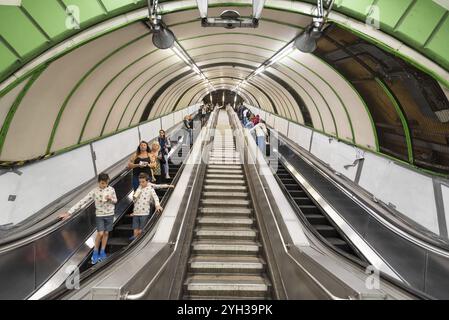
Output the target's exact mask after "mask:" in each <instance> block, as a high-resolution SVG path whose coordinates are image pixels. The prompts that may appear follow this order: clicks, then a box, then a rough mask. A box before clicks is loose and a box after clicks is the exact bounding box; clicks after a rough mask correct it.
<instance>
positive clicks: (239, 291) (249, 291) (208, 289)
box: [185, 274, 270, 298]
mask: <svg viewBox="0 0 449 320" xmlns="http://www.w3.org/2000/svg"><path fill="white" fill-rule="evenodd" d="M185 286H186V291H187V294H188V295H189V296H190V295H202V296H216V297H221V296H232V297H235V298H246V297H255V296H257V297H266V296H267V295H268V294H269V290H270V285H269V283H268V281H267V280H266V279H265V278H264V277H263V276H260V275H207V274H206V275H203V274H194V275H191V276H189V277H188V278H187V281H186V283H185Z"/></svg>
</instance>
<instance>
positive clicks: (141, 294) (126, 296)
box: [121, 111, 218, 300]
mask: <svg viewBox="0 0 449 320" xmlns="http://www.w3.org/2000/svg"><path fill="white" fill-rule="evenodd" d="M217 114H218V113H217V112H216V111H213V112H212V114H211V115H212V117H211V120H210V122H209V123H208V124H207V126H206V131H205V134H204V136H205V138H204V139H203V141H201V150H202V151H201V156H200V159H204V158H203V156H204V153H205V152H207V148H205V147H204V146H205V145H206V144H207V143H208V142H209V140H210V137H211V129H212V123H215V122H216V120H217ZM200 168H201V165H198V166H197V167H196V171H195V173H194V180H193V182H192V185H195V184H196V183H197V181H198V175H199V172H200ZM195 192H196V191H195V190H194V189H193V188H192V189H191V191H190V193H189V197H188V199H187V203H186V205H185V209H184V212H183V216H182V220H181V224H180V226H181V228H182V226H183V225H184V221H185V218H186V217H187V211H188V208H189V207H190V203H191V202H192V198H193V195H194V193H195ZM180 237H181V232H180V231H179V232H178V235H177V237H176V241H175V243H174V246H173V248H172V252H171V253H170V255H169V256H168V257H167V259H166V260H165V261H164V263H163V264H162V266H161V267H160V268H159V269H158V271H157V272H156V274H155V275H154V276H153V278H152V279H151V280H150V281H149V282H148V283H147V285H146V286H145V288H144V289H143V290H142V291H140V292H139V293H136V294H129V292H126V293H125V294H124V295H123V296H122V297H121V298H122V299H123V300H140V299H142V298H144V297H145V296H146V295H147V294H148V292H149V291H150V289H151V287H152V286H153V284H154V282H155V281H156V280H157V279H158V278H159V275H160V274H161V273H162V271H163V270H164V269H165V267H166V266H167V264H168V263H169V262H170V261H171V259H172V258H173V256H174V255H175V253H176V251H177V248H178V244H179V242H180V241H179V240H180Z"/></svg>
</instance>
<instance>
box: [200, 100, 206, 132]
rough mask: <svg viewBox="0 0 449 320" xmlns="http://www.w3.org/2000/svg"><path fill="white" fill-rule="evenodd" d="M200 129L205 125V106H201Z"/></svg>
mask: <svg viewBox="0 0 449 320" xmlns="http://www.w3.org/2000/svg"><path fill="white" fill-rule="evenodd" d="M200 112H201V127H204V126H205V125H206V116H207V107H206V105H205V104H203V105H202V106H201V111H200Z"/></svg>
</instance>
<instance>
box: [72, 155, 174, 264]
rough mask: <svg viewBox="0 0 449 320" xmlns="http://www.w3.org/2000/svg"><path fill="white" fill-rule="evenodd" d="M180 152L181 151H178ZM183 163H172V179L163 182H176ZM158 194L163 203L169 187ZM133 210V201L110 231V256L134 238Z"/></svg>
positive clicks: (107, 250)
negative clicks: (175, 179)
mask: <svg viewBox="0 0 449 320" xmlns="http://www.w3.org/2000/svg"><path fill="white" fill-rule="evenodd" d="M178 152H179V153H180V152H181V151H178ZM180 169H181V165H180V164H176V165H175V164H173V163H170V165H169V174H170V177H171V179H168V180H167V179H164V181H163V182H162V183H167V184H171V183H174V178H175V177H177V175H178V173H180ZM156 194H157V196H158V197H159V199H160V200H161V204H162V205H163V204H164V203H165V202H166V201H167V199H168V190H167V189H158V190H156ZM132 212H133V204H132V203H131V204H130V205H129V206H128V208H127V209H126V211H125V213H124V214H122V215H121V216H120V217H119V219H117V221H116V222H115V223H114V229H113V230H112V231H111V232H110V233H109V239H108V244H107V247H106V252H107V254H108V257H110V256H111V255H112V256H114V254H115V253H117V252H120V251H123V250H124V249H125V248H126V247H128V246H129V245H130V244H131V242H132V240H131V239H130V238H131V237H132V235H133V228H132V216H130V214H131V213H132ZM91 256H92V253H90V254H89V255H88V256H87V257H86V259H84V261H83V263H82V264H81V266H80V272H84V271H86V270H87V269H89V268H90V267H91V266H92V264H91V262H90V261H91Z"/></svg>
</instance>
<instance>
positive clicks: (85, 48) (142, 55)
mask: <svg viewBox="0 0 449 320" xmlns="http://www.w3.org/2000/svg"><path fill="white" fill-rule="evenodd" d="M36 2H37V1H36ZM143 2H145V3H146V1H131V0H130V1H127V0H120V1H118V0H114V1H112V0H111V1H107V0H101V1H100V0H99V1H92V0H88V1H85V0H78V1H68V0H67V1H66V0H62V1H53V0H46V1H42V2H40V6H38V5H36V3H35V2H33V1H27V0H24V1H22V7H20V8H18V7H8V8H7V9H5V8H4V7H3V6H1V7H0V21H1V22H0V58H1V61H2V62H1V64H0V74H1V77H2V78H5V76H8V75H10V74H11V72H12V71H16V70H17V68H18V67H20V66H22V65H23V64H25V63H27V62H28V61H30V59H31V58H32V57H35V56H36V55H37V54H38V53H40V52H42V50H44V49H48V48H49V47H52V46H54V45H56V44H57V43H58V42H61V41H62V40H63V39H65V38H67V37H68V36H71V35H73V34H74V33H76V32H80V31H70V32H69V31H67V30H66V29H64V28H63V27H61V25H60V22H61V21H59V20H58V19H56V20H55V19H53V20H52V21H53V22H52V23H50V22H48V21H47V20H50V17H49V16H48V14H50V13H52V14H54V17H60V12H59V11H60V10H64V8H65V7H66V6H67V5H71V4H75V5H77V6H79V8H80V12H81V13H83V12H84V13H86V12H89V14H85V15H82V17H83V18H82V19H81V21H82V24H81V29H83V28H85V27H87V26H90V25H92V24H93V23H98V22H99V21H102V20H105V19H111V18H112V17H115V16H117V15H119V14H123V13H124V12H135V15H137V16H139V17H141V18H143V16H142V10H138V8H139V7H142V6H143V5H144V3H143ZM161 2H164V1H161ZM166 2H167V3H168V4H167V6H163V8H164V10H165V12H166V13H165V14H164V16H163V20H164V22H165V23H166V24H167V25H168V26H169V27H170V29H171V30H172V31H173V32H174V34H175V35H176V38H177V40H178V42H179V44H180V45H181V46H182V47H183V48H184V49H185V50H186V52H187V53H188V54H189V55H190V56H191V57H192V58H193V60H194V61H195V62H196V63H197V65H198V66H199V67H200V69H201V70H202V71H203V72H204V74H205V76H206V77H207V78H208V79H209V80H210V82H211V83H212V84H213V85H214V86H215V87H216V88H217V89H228V90H232V89H233V88H234V87H235V86H236V84H238V83H239V82H240V81H241V80H243V79H245V78H246V77H247V76H248V75H249V74H251V73H252V72H253V71H254V70H255V69H257V68H258V67H259V66H260V65H261V64H262V63H263V62H264V61H266V60H267V59H269V58H270V57H272V56H273V55H274V54H275V53H276V52H278V51H279V50H280V49H281V48H282V47H283V46H285V45H286V44H287V43H288V42H290V41H291V40H292V39H294V38H295V37H296V36H297V35H298V34H300V33H301V32H302V30H303V28H304V27H306V26H307V25H308V24H309V23H310V22H311V17H310V16H309V15H307V14H300V13H298V12H307V10H309V13H310V10H311V9H310V8H312V7H311V6H310V5H309V4H303V3H302V2H301V1H296V2H295V1H267V4H266V8H265V9H264V11H263V15H262V20H261V22H260V26H259V28H257V29H233V30H225V29H220V28H202V27H201V25H200V22H199V13H198V10H197V8H196V5H195V4H196V2H195V1H166ZM210 2H211V8H210V9H209V15H210V16H218V15H219V14H220V13H221V12H222V11H223V10H224V9H236V10H238V11H239V12H240V13H241V15H242V16H249V15H250V14H251V7H249V6H248V5H249V4H250V1H233V2H232V3H233V4H234V5H235V4H239V6H238V7H232V6H231V5H230V4H226V3H224V4H221V5H220V4H218V3H217V1H210ZM304 2H312V3H313V1H304ZM399 2H401V3H402V6H399V5H395V6H393V7H394V8H395V10H397V11H395V17H393V14H390V15H389V16H388V17H385V20H382V23H381V26H380V27H381V29H382V30H384V31H385V32H386V33H389V34H392V35H394V36H395V37H396V38H398V39H401V40H403V41H404V42H405V43H407V44H409V45H410V46H411V47H414V48H415V49H417V50H418V51H420V52H421V53H423V54H425V55H426V56H427V57H429V58H431V59H432V60H434V61H435V62H437V63H438V65H439V66H440V67H443V68H446V69H449V68H447V67H448V66H449V64H448V63H447V62H448V61H449V56H447V51H448V50H445V49H447V41H444V43H443V42H442V41H439V39H441V35H444V34H447V32H448V30H449V26H446V24H447V12H446V11H445V10H444V9H442V8H441V7H439V6H438V5H437V4H434V3H433V4H428V5H426V6H424V7H423V5H422V1H420V0H417V1H416V0H414V1H406V0H404V1H398V3H399ZM424 2H430V1H424ZM336 3H337V10H338V11H339V12H341V13H344V14H346V15H348V16H351V17H354V18H357V19H360V20H362V19H363V15H362V14H361V13H362V12H363V10H362V6H361V3H364V4H365V6H369V5H371V4H372V3H373V1H355V0H354V1H349V0H344V1H337V2H336ZM355 3H356V4H357V5H355ZM376 3H377V5H378V6H379V7H382V8H386V6H388V4H387V1H381V0H378V1H376ZM389 3H391V2H389ZM407 3H408V6H407V5H406V4H407ZM56 4H57V6H55V5H56ZM298 4H300V5H301V6H303V7H298ZM282 5H284V7H282ZM46 6H47V7H46ZM293 6H296V7H295V10H293V9H292V8H293ZM42 8H48V10H47V11H46V12H43V11H42ZM60 8H63V9H60ZM403 8H408V9H407V10H408V11H407V12H402V14H400V12H401V10H402V9H403ZM300 9H301V10H302V11H301V10H300ZM424 9H425V10H424ZM53 10H54V11H53ZM133 10H137V11H133ZM441 10H443V11H442V12H443V14H442V16H441V17H440V16H439V19H437V20H438V23H437V24H436V25H435V26H434V28H431V26H430V23H428V24H426V28H424V29H420V30H421V31H420V32H418V31H416V30H415V27H416V26H415V25H412V24H411V23H410V21H412V20H411V19H413V16H412V15H411V13H413V12H427V13H426V14H430V13H432V14H435V12H437V11H438V12H440V11H441ZM294 11H297V12H294ZM55 12H59V13H58V14H56V13H55ZM6 14H9V18H8V19H11V17H14V18H15V19H16V20H17V22H15V24H16V25H17V26H18V27H17V28H15V29H14V30H15V31H12V30H10V29H11V28H9V27H8V28H6V24H5V21H6V20H5V19H2V17H3V18H5V17H7V15H6ZM22 14H25V15H26V17H27V19H30V20H32V23H31V24H32V26H29V23H26V22H25V20H24V19H23V18H20V19H19V17H20V16H21V15H22ZM131 17H132V14H129V15H128V16H126V18H124V21H125V22H126V21H129V22H128V23H126V24H125V25H124V26H122V27H119V28H116V29H111V30H109V31H108V32H107V33H105V34H103V35H101V36H97V37H95V38H94V39H92V40H90V41H87V42H85V43H83V44H82V45H80V46H78V47H75V48H72V49H71V50H70V51H68V52H64V54H63V55H61V56H59V57H57V58H54V59H52V60H42V61H45V63H42V64H39V66H37V67H36V68H33V69H30V70H31V72H29V73H27V74H25V75H24V76H23V77H21V78H19V79H17V80H15V81H14V82H13V83H12V84H11V85H9V86H8V87H3V91H1V92H0V122H1V123H2V127H1V131H0V160H1V161H21V160H30V159H34V158H38V157H41V156H44V155H48V154H53V153H57V152H61V151H64V150H67V149H70V148H73V147H75V146H78V145H80V144H84V143H87V142H89V141H92V140H93V139H98V138H101V137H105V136H107V135H110V134H113V133H116V132H119V131H121V130H124V129H126V128H129V127H132V126H135V125H137V124H139V123H141V122H143V121H146V120H149V119H153V118H157V117H160V116H162V115H164V114H167V113H170V112H173V111H174V110H178V109H182V108H184V107H186V106H188V105H191V104H194V103H197V102H199V101H201V100H202V98H203V97H204V96H206V95H207V94H208V93H209V90H210V89H209V88H208V86H207V82H205V81H204V80H203V79H201V77H199V76H198V75H197V74H196V73H194V72H193V71H192V70H191V69H190V67H189V66H187V65H186V64H185V63H184V62H183V61H182V59H180V58H179V57H178V56H177V55H176V54H175V53H174V51H172V50H159V49H156V48H155V47H154V46H153V44H152V42H151V33H150V30H149V29H148V27H147V26H146V25H145V24H144V23H143V22H142V21H141V20H142V19H141V18H139V19H137V21H134V20H136V19H132V18H131ZM335 18H338V17H335ZM394 18H396V20H398V21H396V22H395V19H394ZM116 19H121V18H120V17H119V18H116ZM337 20H338V19H337ZM399 20H400V22H399ZM409 20H410V21H409ZM8 21H11V20H8ZM423 21H425V20H424V19H423ZM423 21H418V22H419V23H420V24H421V27H423V25H422V24H423V23H424V22H423ZM395 23H396V24H395ZM393 24H395V25H394V26H393ZM338 25H339V24H338V23H337V24H336V25H335V26H332V27H335V28H329V31H328V32H327V33H326V37H325V38H323V39H322V40H320V43H319V50H318V51H317V53H315V54H303V53H301V52H299V51H298V50H295V51H293V52H292V53H291V54H289V55H288V56H286V57H284V58H283V59H281V60H280V61H279V62H278V63H276V64H275V65H273V66H272V67H270V68H268V69H267V70H266V72H264V73H262V74H260V75H259V76H257V77H254V78H252V79H251V80H250V81H248V83H247V84H246V85H244V86H242V88H241V92H240V95H241V96H242V97H243V98H244V99H245V100H246V103H248V104H251V105H254V106H258V107H260V108H262V109H264V110H266V111H269V112H272V113H275V114H278V115H279V116H282V117H285V118H287V119H290V120H292V121H295V122H297V123H299V124H302V125H306V126H309V127H311V128H313V129H315V130H317V131H319V132H323V133H325V134H328V135H329V136H333V137H336V138H338V139H340V140H342V141H345V142H347V143H349V144H353V145H357V146H359V147H361V148H366V149H370V150H372V151H374V152H382V153H384V154H387V155H390V156H393V157H396V158H399V159H402V160H404V161H405V162H408V163H409V164H411V165H420V162H419V161H424V160H425V158H424V160H420V159H421V158H419V157H420V155H421V153H419V154H418V152H417V150H419V152H424V153H425V151H426V150H427V149H429V148H430V150H431V151H433V150H434V149H435V150H439V151H438V152H440V153H441V154H438V156H439V157H440V158H441V162H444V161H443V160H445V159H446V158H445V157H446V154H447V153H449V152H447V150H446V149H447V143H449V139H448V140H447V142H444V141H445V139H447V137H448V135H447V134H448V132H449V127H448V124H447V123H446V122H444V121H439V122H438V121H437V120H438V119H437V120H435V119H436V116H435V114H432V112H435V111H437V112H439V111H444V110H445V108H446V104H445V103H447V98H446V97H445V96H444V93H445V92H446V89H445V88H444V85H442V86H441V87H438V88H439V89H438V90H440V91H441V92H439V93H441V94H442V97H444V99H445V103H442V104H441V105H439V106H437V107H438V108H439V109H438V108H437V110H436V109H435V108H433V107H432V110H430V111H429V110H423V107H422V105H425V103H424V102H423V104H422V105H420V106H416V108H415V109H416V110H415V109H413V108H414V107H412V106H410V107H409V106H408V104H407V103H408V102H407V99H409V97H407V96H406V95H401V92H402V91H403V90H402V91H401V88H399V87H398V86H397V84H395V83H394V82H392V81H393V80H391V79H390V78H391V77H390V78H388V77H384V75H389V76H391V75H393V73H391V74H389V72H390V71H391V70H390V71H389V70H387V71H386V73H385V74H384V73H382V72H380V73H379V74H377V73H376V72H378V71H379V70H380V69H381V68H376V67H373V68H368V67H366V68H367V69H369V70H370V71H372V72H373V74H374V75H373V79H374V80H373V81H372V82H363V81H367V77H364V75H365V74H364V73H363V72H362V71H360V73H359V74H354V73H351V72H353V70H354V68H351V67H346V66H345V64H344V63H342V62H341V61H342V60H341V59H340V58H341V57H343V56H344V54H346V55H347V56H348V57H346V56H344V57H343V58H344V59H356V61H359V60H363V61H364V63H365V64H367V65H370V62H369V61H367V60H366V59H365V60H364V59H363V57H362V56H361V55H358V52H359V51H360V52H362V51H361V50H362V49H363V50H365V49H366V50H367V51H369V50H371V51H369V53H372V51H373V50H372V49H371V47H370V46H373V45H372V44H371V43H368V42H366V41H365V40H363V37H362V38H359V37H358V36H357V35H356V34H354V33H351V32H349V31H346V30H345V29H346V28H347V26H346V27H345V28H341V27H339V26H338ZM31 27H33V28H37V29H38V31H39V32H40V33H42V34H44V36H43V38H44V40H42V39H41V37H37V36H36V33H32V32H29V34H27V35H24V34H23V33H24V32H28V31H27V30H28V28H31ZM64 30H65V31H64ZM424 30H425V32H427V33H429V34H428V37H427V38H425V36H424V34H423V33H424ZM357 34H358V35H360V32H359V31H358V32H357ZM350 35H352V36H350ZM385 36H386V35H385ZM30 37H33V39H34V40H33V41H31V40H30ZM12 40H14V41H12ZM41 40H42V41H41ZM345 41H346V42H345ZM377 41H380V40H379V39H378V40H377ZM423 41H424V43H423ZM343 44H347V46H348V48H349V47H350V46H353V47H354V48H356V49H351V50H352V51H350V52H349V53H348V52H347V51H345V53H344V54H343V53H341V52H340V53H339V52H337V51H338V50H343V49H341V48H340V47H339V46H344V45H343ZM381 47H382V48H383V46H382V45H381ZM8 50H9V51H12V52H13V53H14V54H13V55H14V57H13V58H11V57H9V58H8V56H9V55H10V54H8V53H7V51H8ZM348 50H349V49H348ZM357 50H359V51H357ZM379 50H380V49H379ZM382 52H383V51H382ZM373 54H374V57H375V53H373ZM385 54H387V55H389V56H390V55H391V54H390V53H385ZM411 56H412V57H413V54H411ZM415 57H416V55H415ZM344 59H343V60H344ZM357 59H359V60H357ZM391 59H393V60H394V59H398V58H396V57H394V56H392V58H391ZM395 61H396V60H395ZM401 61H402V60H401ZM351 63H352V64H351V65H352V66H354V65H355V63H354V62H351ZM404 63H406V62H404ZM413 65H415V66H417V69H416V70H415V69H414V67H413V66H412V65H410V68H412V69H413V70H412V69H410V70H412V71H410V70H409V69H407V70H406V71H407V72H409V71H410V72H411V73H413V74H417V75H419V76H421V73H422V71H420V70H421V69H423V67H422V66H421V65H418V63H413ZM407 66H408V64H407ZM387 67H388V66H386V68H387ZM348 68H349V69H348ZM404 68H405V67H404ZM407 68H408V67H407ZM387 69H388V68H387ZM424 69H425V68H424ZM348 70H352V71H351V72H350V71H348ZM373 70H374V71H373ZM376 70H377V71H376ZM427 71H428V73H429V75H427V76H428V77H429V79H430V80H429V79H427V78H426V79H427V80H428V81H429V83H430V82H432V81H433V82H432V83H430V84H429V86H430V87H431V89H434V87H435V85H438V82H437V81H435V80H434V78H433V77H435V78H436V79H438V80H440V81H441V83H446V82H445V81H446V80H447V81H448V82H449V78H447V79H445V78H444V73H441V72H440V73H439V74H438V75H436V73H438V72H433V71H432V70H427ZM420 72H421V73H420ZM366 74H368V73H366ZM441 74H443V75H441ZM356 76H360V78H361V79H358V78H356ZM370 77H371V75H370ZM370 77H369V79H370V80H371V78H370ZM376 90H377V91H376ZM446 93H447V92H446ZM447 94H448V95H449V93H447ZM373 96H375V97H377V98H376V99H375V98H373ZM409 100H410V99H409ZM432 106H433V105H432ZM381 107H383V108H384V109H382V110H384V112H382V113H381V114H379V110H380V109H381ZM420 108H421V113H422V114H425V115H426V117H427V118H425V119H424V120H422V115H421V114H419V115H418V114H417V112H418V111H417V110H418V109H420ZM434 109H435V110H434ZM423 128H424V129H423ZM432 128H437V131H438V132H439V133H438V134H439V136H438V138H434V137H433V136H432V137H431V134H430V133H429V132H423V133H422V132H421V131H422V130H421V129H423V130H424V131H425V130H431V129H432ZM420 130H421V131H420ZM420 132H421V133H420ZM415 134H416V135H421V136H422V137H423V139H422V141H421V140H420V139H418V137H415V136H414V135H415ZM402 141H403V142H402ZM30 142H31V143H30ZM19 146H26V147H19ZM426 148H427V149H426ZM440 149H441V150H443V151H441V150H440ZM426 168H429V169H431V170H435V171H439V172H446V171H445V170H446V169H445V168H444V166H441V167H435V168H434V167H426ZM436 169H441V170H436Z"/></svg>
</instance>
